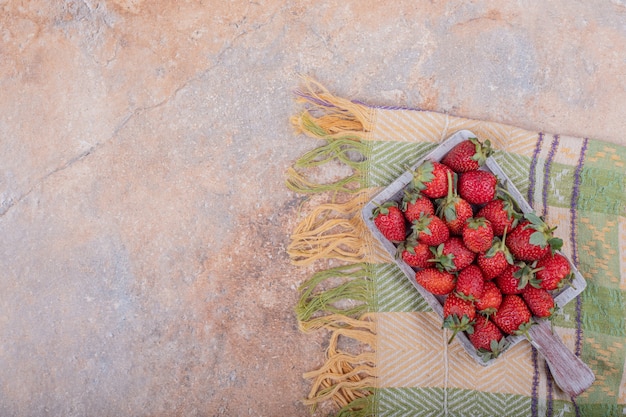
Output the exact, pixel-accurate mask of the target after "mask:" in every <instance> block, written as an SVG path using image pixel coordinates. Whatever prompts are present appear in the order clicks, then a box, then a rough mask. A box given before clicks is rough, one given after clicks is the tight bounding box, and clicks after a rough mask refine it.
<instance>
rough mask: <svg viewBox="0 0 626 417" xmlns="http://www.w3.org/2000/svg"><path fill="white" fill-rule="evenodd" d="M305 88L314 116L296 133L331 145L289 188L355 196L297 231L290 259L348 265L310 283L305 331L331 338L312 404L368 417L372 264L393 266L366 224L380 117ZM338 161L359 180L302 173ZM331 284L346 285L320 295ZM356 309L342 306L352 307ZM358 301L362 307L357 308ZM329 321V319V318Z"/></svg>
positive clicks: (299, 120)
mask: <svg viewBox="0 0 626 417" xmlns="http://www.w3.org/2000/svg"><path fill="white" fill-rule="evenodd" d="M304 84H305V89H304V90H300V91H297V92H296V95H297V96H298V101H300V102H302V103H305V105H306V107H307V109H306V110H305V111H303V112H302V113H301V114H300V115H299V116H296V117H293V118H292V120H291V121H292V124H293V126H294V127H295V129H296V133H298V134H305V135H307V136H311V137H315V138H318V139H324V140H326V141H327V143H326V144H325V145H323V146H321V147H319V148H318V149H316V150H314V151H311V152H309V153H307V154H306V155H304V156H303V157H302V158H300V159H299V160H298V161H297V162H296V164H294V167H293V168H291V169H290V170H289V171H288V172H287V177H288V179H287V186H288V187H289V188H291V189H292V190H294V191H297V192H301V193H324V192H335V193H342V194H348V195H352V198H350V199H349V200H347V201H345V202H341V203H337V202H331V203H327V204H321V205H319V206H317V207H316V208H315V209H313V210H312V212H311V213H309V214H308V215H307V216H306V217H305V218H304V219H303V220H302V221H301V222H300V224H299V225H298V226H297V227H296V228H295V230H294V232H293V234H292V236H291V242H290V244H289V246H288V248H287V253H288V254H289V256H290V257H291V259H292V262H293V263H294V264H295V265H298V266H309V265H311V264H313V263H314V262H316V261H318V260H324V259H334V260H338V261H341V262H343V263H345V264H347V265H344V266H341V267H337V268H333V269H331V270H328V271H322V272H318V273H317V274H315V275H314V276H313V277H312V278H311V279H310V280H308V281H307V282H306V283H304V284H303V285H302V286H301V288H300V290H301V292H302V296H301V299H300V302H299V304H298V306H297V307H296V314H297V316H298V321H299V326H300V329H301V330H302V331H304V332H311V331H315V330H319V329H326V330H328V331H330V333H331V335H330V340H329V346H328V349H327V351H326V361H325V364H324V365H323V366H322V367H321V368H320V369H318V370H315V371H312V372H308V373H306V374H304V378H307V379H312V380H313V385H312V387H311V391H310V393H309V396H308V398H307V399H305V400H304V402H305V404H308V405H310V406H312V407H313V408H314V407H315V406H316V405H317V404H318V403H320V402H322V401H326V400H332V401H334V403H335V404H336V405H337V406H339V407H340V408H341V410H340V412H339V414H338V415H339V416H347V415H350V416H353V415H354V416H357V415H358V416H363V417H365V416H369V415H371V414H372V413H373V411H374V407H373V404H374V397H375V396H374V395H372V394H373V392H374V390H375V386H376V377H377V368H376V354H375V350H376V323H375V316H374V315H373V314H370V313H367V310H368V308H369V305H368V302H369V301H371V297H372V294H371V293H372V289H371V286H372V282H371V275H368V274H370V273H371V271H370V270H369V268H368V267H367V265H368V264H372V263H381V262H389V261H390V258H389V255H388V254H387V253H386V251H384V249H383V248H382V247H381V246H380V245H379V244H378V243H377V242H375V241H374V239H373V238H372V237H371V234H370V233H369V231H368V230H367V226H366V225H365V223H364V222H363V220H362V218H361V213H360V211H361V209H362V207H363V206H364V205H365V204H366V203H367V201H369V199H370V198H371V196H372V195H373V193H374V192H375V191H376V190H371V189H370V190H368V189H365V184H364V172H365V166H366V164H367V162H366V161H361V160H358V161H354V160H353V159H352V158H351V157H350V154H352V155H354V153H360V154H361V156H363V157H365V158H366V151H367V148H366V146H365V145H364V144H363V142H362V141H363V140H364V139H365V138H366V136H367V133H368V132H369V131H371V129H372V124H373V122H372V120H373V110H372V109H370V108H368V107H366V106H362V105H360V104H356V103H353V102H351V101H349V100H345V99H342V98H339V97H336V96H333V95H332V94H330V93H329V92H328V91H327V90H326V89H325V88H324V87H323V86H322V85H320V84H319V83H317V82H315V81H313V80H311V79H308V78H305V79H304ZM330 160H338V161H340V162H341V163H344V164H346V165H348V166H350V167H351V168H352V169H353V171H354V173H353V175H351V176H348V177H347V178H344V179H342V180H339V181H337V182H335V183H332V184H318V183H316V182H315V181H312V180H308V179H307V178H306V177H305V176H304V175H303V174H302V172H301V171H302V170H306V169H308V168H312V167H317V166H320V165H323V164H324V163H326V162H328V161H330ZM329 278H335V279H340V280H341V281H343V282H342V283H341V284H339V285H337V286H336V287H335V288H331V289H322V290H319V291H317V292H315V290H316V289H317V287H318V286H319V284H321V283H322V282H323V281H326V282H328V281H327V280H328V279H329ZM348 300H349V304H350V305H352V307H339V306H337V305H339V304H341V302H342V301H344V302H345V301H348ZM355 302H356V305H355ZM324 314H325V315H324ZM341 337H348V338H351V339H354V340H356V341H358V342H361V344H362V346H363V348H364V349H363V352H362V353H360V354H351V353H346V352H342V351H341V350H340V349H339V347H338V341H339V340H340V338H341Z"/></svg>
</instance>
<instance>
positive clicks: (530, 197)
mask: <svg viewBox="0 0 626 417" xmlns="http://www.w3.org/2000/svg"><path fill="white" fill-rule="evenodd" d="M542 144H543V133H541V132H539V139H537V144H536V145H535V151H534V152H533V159H532V160H531V161H530V171H529V173H528V181H529V184H528V204H530V205H531V207H534V206H535V204H534V201H533V195H534V194H535V168H536V167H537V158H538V157H539V152H540V151H541V145H542Z"/></svg>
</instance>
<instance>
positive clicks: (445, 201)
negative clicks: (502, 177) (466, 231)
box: [437, 172, 474, 235]
mask: <svg viewBox="0 0 626 417" xmlns="http://www.w3.org/2000/svg"><path fill="white" fill-rule="evenodd" d="M437 215H438V216H439V217H440V218H441V219H442V220H443V221H444V222H445V223H446V226H448V229H450V233H452V234H455V235H460V234H461V233H462V231H463V227H464V226H465V222H466V221H467V220H468V219H469V218H470V217H472V216H473V215H474V212H473V210H472V206H471V205H470V203H468V202H467V201H465V200H463V199H462V198H461V197H459V196H458V194H457V193H456V191H455V188H454V180H453V179H452V174H451V173H450V172H449V173H448V194H447V195H446V197H445V198H441V199H439V200H437Z"/></svg>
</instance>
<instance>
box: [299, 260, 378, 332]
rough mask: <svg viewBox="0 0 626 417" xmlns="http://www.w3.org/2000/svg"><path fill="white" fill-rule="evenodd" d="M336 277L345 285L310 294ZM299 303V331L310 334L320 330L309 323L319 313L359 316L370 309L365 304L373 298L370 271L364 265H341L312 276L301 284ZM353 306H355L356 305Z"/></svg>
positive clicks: (316, 325) (312, 323)
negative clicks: (314, 330) (339, 305)
mask: <svg viewBox="0 0 626 417" xmlns="http://www.w3.org/2000/svg"><path fill="white" fill-rule="evenodd" d="M333 278H339V279H341V280H343V281H345V282H343V283H342V284H340V285H338V286H337V287H335V288H331V289H326V290H323V291H320V292H317V293H316V294H313V291H315V289H316V288H317V287H318V286H319V285H320V284H322V283H324V282H325V281H328V280H330V279H333ZM299 290H300V291H301V296H300V301H299V303H298V305H297V306H296V309H295V310H296V316H297V318H298V323H299V326H300V330H302V331H303V332H309V331H311V328H319V324H317V322H315V321H314V322H310V320H311V318H312V317H313V315H315V314H319V313H320V312H323V313H329V314H343V315H344V316H347V317H359V316H361V315H362V314H363V313H366V312H367V310H368V309H369V305H368V302H369V301H370V300H371V299H372V292H373V288H372V280H371V271H370V270H369V268H368V265H367V264H364V263H360V264H355V265H344V266H340V267H337V268H332V269H329V270H326V271H320V272H318V273H316V274H314V275H313V276H312V277H311V278H310V279H309V280H308V281H306V282H305V283H303V284H302V285H301V286H300V288H299ZM346 302H347V303H348V304H349V305H348V306H347V307H338V306H336V305H335V304H338V303H343V304H346ZM355 303H356V305H355Z"/></svg>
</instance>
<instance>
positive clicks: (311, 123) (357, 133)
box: [292, 77, 374, 139]
mask: <svg viewBox="0 0 626 417" xmlns="http://www.w3.org/2000/svg"><path fill="white" fill-rule="evenodd" d="M303 81H304V89H303V90H297V91H296V92H295V94H296V96H297V98H298V101H299V102H301V103H305V104H306V105H307V106H308V110H305V111H304V112H303V113H302V114H301V115H300V116H296V117H294V118H292V124H293V125H294V127H295V128H296V131H297V132H298V133H304V134H305V135H308V136H311V137H316V138H321V139H337V138H352V139H365V136H366V135H367V133H368V132H371V131H372V126H373V125H374V123H373V121H374V111H373V110H372V109H371V108H369V107H367V106H364V105H362V104H358V103H354V102H352V101H350V100H346V99H344V98H341V97H337V96H334V95H333V94H331V93H329V92H328V90H327V89H326V88H325V87H324V86H322V85H321V84H320V83H318V82H316V81H314V80H312V79H310V78H307V77H304V78H303ZM315 115H317V116H315Z"/></svg>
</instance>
